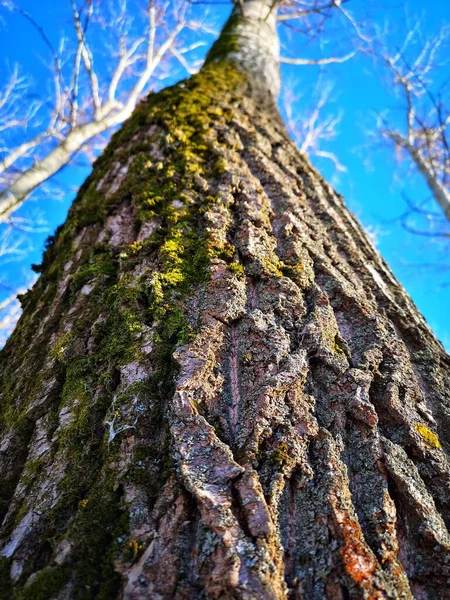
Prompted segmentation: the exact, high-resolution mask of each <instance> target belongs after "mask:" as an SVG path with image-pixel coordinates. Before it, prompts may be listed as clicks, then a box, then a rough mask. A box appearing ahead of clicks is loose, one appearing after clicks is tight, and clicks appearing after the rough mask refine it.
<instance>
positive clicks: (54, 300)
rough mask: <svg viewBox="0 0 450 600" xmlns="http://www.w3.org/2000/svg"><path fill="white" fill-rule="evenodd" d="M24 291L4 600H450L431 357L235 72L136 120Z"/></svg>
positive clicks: (10, 396) (444, 400)
mask: <svg viewBox="0 0 450 600" xmlns="http://www.w3.org/2000/svg"><path fill="white" fill-rule="evenodd" d="M125 166H126V168H125V169H123V168H122V167H125ZM41 271H42V275H41V277H40V279H39V281H38V282H37V283H36V285H35V287H34V288H33V290H32V291H31V292H30V293H28V294H27V295H26V296H25V297H24V298H23V299H22V302H23V305H24V313H23V316H22V318H21V320H20V322H19V325H18V327H17V329H16V331H15V332H14V334H13V336H12V338H11V339H10V341H9V342H8V344H7V345H6V347H5V349H4V351H3V352H2V354H1V359H0V360H1V400H0V408H1V437H0V468H1V473H2V485H1V490H0V495H1V496H0V499H1V504H0V508H1V513H2V518H3V524H2V528H1V534H0V536H1V540H2V545H1V548H2V549H1V556H2V558H1V560H0V574H1V578H0V598H2V599H3V598H5V599H6V598H11V597H17V598H20V599H33V600H34V599H47V598H55V599H59V600H63V599H64V600H69V599H80V598H82V599H85V598H86V599H87V598H97V599H113V598H123V599H128V600H144V599H150V598H151V599H161V598H164V599H165V598H167V599H169V598H180V599H181V598H199V599H202V598H242V599H256V598H258V599H260V598H264V599H281V598H292V599H294V598H295V599H308V600H309V599H317V600H319V599H322V598H327V599H330V600H331V599H333V600H335V599H339V598H342V599H345V598H355V599H359V598H361V599H362V598H364V599H375V598H392V599H397V598H402V599H411V598H416V599H417V598H420V599H422V598H426V599H442V598H446V597H449V596H448V593H447V589H448V583H447V582H448V580H449V577H450V552H449V550H450V538H449V534H448V526H449V521H450V507H449V502H450V494H449V483H450V471H449V458H448V450H449V441H450V440H449V422H450V410H449V389H450V381H449V358H448V356H447V355H446V354H445V352H444V350H443V348H442V347H441V345H440V344H439V343H438V342H437V340H436V339H435V338H434V337H433V335H432V333H431V332H430V330H429V328H428V326H427V325H426V323H425V322H424V320H423V318H422V317H421V315H420V314H419V313H418V311H417V309H416V308H415V307H414V305H413V304H412V302H411V300H410V299H409V297H408V296H407V294H406V293H405V291H404V290H403V288H402V287H401V286H400V285H399V283H398V282H397V281H396V279H395V277H394V276H393V275H392V273H391V272H390V270H389V268H388V267H387V266H386V264H385V263H384V262H383V260H382V259H381V257H380V256H379V255H378V253H377V252H376V250H375V249H374V248H373V246H372V245H371V243H370V241H369V239H368V238H367V236H366V235H365V233H364V231H363V230H362V228H361V227H360V226H359V224H358V223H357V221H356V220H355V218H354V217H353V216H352V215H351V214H350V213H349V212H348V210H347V209H346V207H345V205H344V203H343V201H342V198H341V197H340V196H339V195H337V194H336V193H335V192H334V191H333V190H332V189H331V187H330V186H329V185H328V184H327V183H326V182H325V181H324V180H323V179H322V178H321V176H320V175H319V174H318V173H317V172H316V171H315V170H314V169H313V168H312V167H311V165H310V163H309V162H308V160H307V159H306V158H305V157H304V156H302V155H300V154H299V153H298V151H297V150H296V148H295V147H294V145H293V144H292V142H291V141H290V140H289V138H288V137H287V135H286V132H285V129H284V126H283V124H282V123H281V120H280V118H279V116H278V113H277V111H276V108H275V106H274V104H273V99H272V93H271V92H270V90H267V88H266V90H265V91H264V88H263V87H261V85H258V82H256V83H255V80H254V79H253V78H252V77H251V76H250V75H249V74H248V73H247V74H246V73H244V72H243V71H242V70H241V69H239V68H238V67H236V66H235V61H232V62H231V63H230V62H229V61H228V62H227V61H219V60H217V61H210V62H209V64H207V65H206V66H205V67H204V68H203V69H202V71H201V72H200V73H199V74H198V75H196V76H194V77H193V78H192V79H191V80H189V81H186V82H182V83H181V84H178V85H177V86H175V87H173V88H170V89H168V90H165V91H163V92H161V93H159V94H157V95H151V96H150V97H149V98H148V100H147V101H146V102H143V103H142V104H141V105H140V106H139V107H138V109H137V111H136V112H135V113H134V115H133V117H132V118H131V119H130V121H129V122H128V123H127V124H126V125H125V127H124V128H123V129H122V130H121V131H120V132H118V133H117V134H116V135H115V136H114V137H113V140H112V142H111V144H110V145H109V146H108V148H107V150H106V152H105V154H104V155H103V156H102V157H101V158H100V159H99V161H98V162H97V164H96V166H95V169H94V171H93V174H92V176H91V177H90V178H89V179H88V180H87V182H86V183H85V184H84V186H83V187H82V189H81V190H80V193H79V195H78V197H77V199H76V201H75V203H74V205H73V207H72V209H71V211H70V214H69V217H68V220H67V222H66V223H65V225H64V226H63V227H62V228H61V229H60V231H59V232H58V233H57V235H56V237H55V238H54V239H53V240H51V241H50V242H49V244H48V248H47V251H46V254H45V256H44V262H43V265H42V266H41ZM11 590H13V591H11Z"/></svg>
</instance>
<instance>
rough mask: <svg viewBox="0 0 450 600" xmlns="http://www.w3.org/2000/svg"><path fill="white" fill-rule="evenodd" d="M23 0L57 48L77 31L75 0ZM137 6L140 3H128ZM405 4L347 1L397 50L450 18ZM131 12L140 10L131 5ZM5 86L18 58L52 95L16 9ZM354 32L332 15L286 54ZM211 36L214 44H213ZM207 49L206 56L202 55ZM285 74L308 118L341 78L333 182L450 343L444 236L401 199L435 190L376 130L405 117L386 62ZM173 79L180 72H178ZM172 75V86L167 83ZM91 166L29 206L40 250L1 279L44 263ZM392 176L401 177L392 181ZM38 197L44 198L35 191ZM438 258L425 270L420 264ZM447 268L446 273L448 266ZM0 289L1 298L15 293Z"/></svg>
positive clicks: (39, 49) (74, 170) (37, 46)
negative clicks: (322, 93)
mask: <svg viewBox="0 0 450 600" xmlns="http://www.w3.org/2000/svg"><path fill="white" fill-rule="evenodd" d="M17 4H18V5H19V6H20V7H21V8H23V9H25V10H27V11H28V12H30V13H31V14H32V15H33V16H34V17H35V18H36V19H37V20H38V21H39V23H40V24H41V25H42V26H43V27H44V28H45V31H46V32H47V34H48V35H49V37H50V38H51V39H52V41H53V42H54V43H55V45H56V44H57V40H58V39H59V37H60V35H61V31H62V30H63V29H66V30H67V29H68V28H69V27H70V12H69V11H70V2H69V0H58V1H57V0H40V2H39V3H38V2H36V0H17ZM131 4H133V6H134V7H135V6H136V5H137V3H135V2H133V3H131V2H130V5H131ZM406 5H407V9H405V6H404V5H403V3H402V2H400V1H396V0H389V1H388V0H384V1H379V0H373V1H372V2H367V1H364V2H363V1H362V0H350V1H349V2H348V4H347V5H346V6H347V7H348V9H349V10H351V11H352V14H353V15H354V16H355V17H356V19H357V20H358V21H359V22H361V23H364V22H366V23H370V25H371V26H373V25H374V24H377V25H379V27H382V26H383V25H384V23H385V22H386V21H387V20H388V21H389V22H390V29H391V36H390V38H389V39H390V42H391V44H392V47H393V48H395V47H398V46H399V45H400V44H401V42H402V40H403V39H404V36H405V35H406V32H407V30H408V26H409V22H410V21H413V20H414V18H415V17H420V18H421V19H422V32H423V34H424V36H425V37H428V36H433V35H435V34H436V33H437V32H438V30H439V28H440V27H441V26H442V25H443V24H444V23H450V2H441V1H437V0H434V1H429V2H427V3H423V2H422V1H419V0H409V1H408V2H407V3H406ZM208 8H209V10H210V11H211V18H212V19H213V20H214V22H215V23H216V27H217V28H218V27H220V24H221V23H223V21H224V20H225V18H226V16H227V14H228V13H229V10H230V5H226V4H225V5H224V4H222V3H220V2H218V3H217V4H212V5H209V7H208ZM133 10H134V9H133ZM1 17H3V20H2V22H1V23H0V34H1V35H0V49H1V53H0V82H1V81H5V78H6V77H7V75H8V73H10V71H11V68H12V66H13V65H14V64H15V63H18V64H19V65H21V70H22V73H28V74H29V75H30V78H31V81H32V92H33V93H35V94H36V95H40V96H42V95H45V94H46V93H47V94H48V90H49V89H50V82H49V80H48V62H49V57H48V53H47V51H46V48H45V46H44V45H43V43H42V40H41V39H40V38H39V36H38V34H37V33H36V31H34V30H33V28H32V27H31V26H30V25H29V24H28V23H26V22H24V20H23V18H21V17H20V16H19V15H11V14H9V13H6V12H5V11H4V10H3V11H0V18H1ZM350 35H351V32H350V31H349V30H346V29H342V27H341V25H340V24H339V23H337V22H333V21H332V20H330V22H329V23H327V24H326V27H325V31H324V32H323V34H322V35H321V36H318V37H315V38H314V39H310V38H308V37H307V36H306V35H304V34H301V33H294V34H291V38H290V39H289V40H286V38H284V39H285V43H286V45H287V47H286V48H285V49H284V52H286V53H287V52H288V50H289V52H290V53H291V56H301V57H322V56H328V55H330V54H331V53H341V54H344V53H345V51H346V49H348V48H349V44H350V39H349V38H350ZM212 39H213V38H212V37H209V38H208V43H210V42H211V41H212ZM206 49H207V47H205V48H204V49H203V50H202V51H201V52H205V51H206ZM282 74H283V80H284V82H285V85H286V86H289V87H290V88H293V89H294V91H296V93H295V94H294V95H296V96H297V97H298V100H297V101H296V103H295V106H294V110H293V112H294V113H295V114H296V115H297V116H298V119H300V120H301V118H302V115H303V114H306V113H307V110H308V108H310V107H311V102H312V99H313V92H314V87H315V84H316V82H317V78H318V76H319V74H320V75H321V77H322V80H324V81H325V80H332V81H333V82H334V87H333V93H332V97H331V99H330V103H329V104H328V105H327V106H326V107H325V109H324V115H325V116H326V115H327V114H333V113H336V112H339V111H340V112H341V113H342V118H341V122H340V124H339V126H338V135H337V136H336V137H335V139H333V140H331V141H329V142H328V143H327V145H326V149H327V150H330V151H332V152H334V153H335V154H336V156H337V157H338V158H339V160H340V162H341V163H342V164H343V165H344V166H345V167H346V172H344V173H341V174H339V178H338V180H337V181H335V187H336V189H337V190H338V191H339V192H340V193H342V194H343V195H344V197H345V199H346V202H347V205H348V207H349V208H350V209H351V210H352V211H353V212H354V213H355V214H356V216H357V217H358V218H359V219H360V220H361V221H362V223H363V224H364V225H365V226H366V227H368V228H369V229H370V230H371V231H373V232H375V233H376V244H377V247H378V249H379V250H380V252H381V253H382V255H383V257H384V258H385V259H386V261H387V263H388V264H389V266H390V267H391V269H392V270H393V272H394V274H395V275H396V277H397V278H398V279H399V280H400V281H401V283H402V284H403V285H404V286H405V287H406V289H407V290H408V292H409V294H410V295H411V296H412V298H413V300H414V302H415V303H416V305H417V306H418V307H419V309H420V310H421V311H422V313H423V314H424V316H425V318H426V319H427V321H428V323H429V324H430V326H431V327H432V329H433V330H434V331H435V333H436V335H437V337H438V338H439V339H440V340H441V341H442V342H443V343H444V345H445V346H446V347H447V349H448V348H450V324H449V319H448V316H447V313H448V307H449V306H450V268H449V266H450V260H449V257H448V250H449V245H448V244H447V246H445V244H444V243H442V238H441V240H437V239H435V238H428V237H425V236H414V235H412V234H410V233H408V232H406V231H405V230H404V229H403V227H402V226H401V224H400V222H399V221H398V217H399V216H400V215H401V214H402V212H404V210H405V200H404V197H403V195H404V194H406V195H407V196H408V198H410V199H412V200H414V201H416V202H420V201H422V200H425V199H426V198H427V197H428V196H429V192H428V190H427V188H426V186H425V184H424V183H423V181H422V180H421V179H420V177H418V176H417V175H414V174H411V173H407V172H406V170H405V169H404V167H402V166H398V165H397V164H396V161H395V157H394V154H393V152H392V150H389V149H388V148H386V147H382V146H380V145H379V144H378V145H377V144H375V143H374V142H373V139H372V138H371V136H370V135H369V133H370V131H371V130H373V128H374V123H375V116H374V115H375V113H377V112H380V111H382V110H384V109H386V108H389V109H391V114H392V118H393V119H394V121H395V119H398V118H401V113H400V112H399V110H398V106H399V101H398V98H397V99H396V97H395V96H394V95H393V94H392V89H391V88H390V87H389V85H388V84H387V77H386V73H385V72H384V71H383V69H381V67H380V65H379V64H376V63H374V61H373V59H372V58H371V57H369V56H367V55H365V54H361V55H358V56H357V57H355V58H354V59H352V60H351V61H347V62H345V63H342V64H335V65H328V66H326V67H321V68H319V67H316V66H287V65H286V66H283V69H282ZM176 76H178V77H179V76H180V73H177V74H176ZM449 76H450V72H449V67H448V65H447V67H446V70H445V69H444V70H442V71H441V72H439V73H438V74H437V81H438V83H441V82H442V81H444V80H445V79H446V78H448V77H449ZM170 82H171V81H170V79H168V80H167V83H170ZM313 162H315V164H316V166H318V168H319V169H320V170H321V172H322V173H323V174H324V175H325V177H326V178H327V179H331V178H334V177H335V175H336V172H335V170H334V168H333V165H332V164H331V163H330V162H329V161H326V160H323V159H319V160H318V161H314V160H313ZM88 173H89V169H88V168H87V167H86V166H85V165H84V166H80V167H70V168H66V169H64V170H63V171H62V172H60V173H59V174H58V175H57V176H56V177H55V181H54V184H55V185H54V186H52V190H53V191H54V190H59V192H60V194H54V193H52V194H50V195H49V196H46V197H45V199H44V200H43V202H42V203H38V202H33V201H30V202H28V203H27V204H26V205H25V206H24V207H23V208H22V209H21V210H20V211H19V212H18V213H17V214H18V216H32V215H40V216H41V217H42V218H43V219H45V220H46V225H45V227H42V229H43V230H42V231H40V232H37V233H34V234H33V235H31V236H28V237H27V239H26V240H25V242H24V243H25V245H26V244H30V245H32V246H33V250H32V251H31V252H28V253H27V254H26V255H24V256H22V257H21V258H20V260H14V261H12V262H7V260H6V257H4V258H3V262H2V258H1V257H0V278H1V279H0V281H1V282H3V284H4V285H5V284H6V285H7V284H8V283H9V284H10V285H11V286H12V287H13V286H14V285H16V284H18V283H20V282H22V281H23V280H24V278H26V277H27V274H28V273H29V272H30V271H29V269H30V264H31V263H38V262H40V258H41V254H42V248H43V243H44V240H45V238H46V237H47V236H48V235H49V234H51V233H52V232H53V230H54V229H55V227H56V226H57V225H58V224H59V223H61V222H62V221H63V220H64V218H65V215H66V213H67V210H68V207H69V206H70V202H71V200H72V199H73V196H74V190H76V188H77V187H79V185H80V184H81V183H82V181H83V180H84V179H85V177H86V176H87V174H88ZM395 175H397V177H396V178H395ZM56 196H58V197H56ZM34 197H35V199H37V198H38V197H39V195H38V194H35V196H34ZM424 264H433V265H435V266H433V267H427V268H423V267H422V266H421V265H424ZM447 269H448V270H447ZM9 293H10V292H9V290H8V289H7V288H6V287H4V288H2V287H0V302H1V300H2V298H4V297H6V296H7V295H8V294H9Z"/></svg>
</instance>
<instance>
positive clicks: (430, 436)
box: [414, 423, 441, 448]
mask: <svg viewBox="0 0 450 600" xmlns="http://www.w3.org/2000/svg"><path fill="white" fill-rule="evenodd" d="M414 429H415V430H416V431H417V433H418V434H419V435H420V436H422V438H423V439H424V440H425V442H426V443H427V444H428V445H429V446H431V447H432V448H440V447H441V442H440V441H439V438H438V436H437V435H436V434H435V433H433V432H432V431H431V429H428V427H426V426H425V425H422V424H421V423H417V424H416V425H414Z"/></svg>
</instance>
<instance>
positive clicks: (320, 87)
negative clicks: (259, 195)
mask: <svg viewBox="0 0 450 600" xmlns="http://www.w3.org/2000/svg"><path fill="white" fill-rule="evenodd" d="M333 92H334V85H333V83H332V82H331V80H325V82H323V80H322V77H319V78H318V80H317V84H316V86H315V88H314V91H313V94H312V102H309V103H308V105H307V107H306V108H305V111H304V112H302V113H301V115H299V114H298V111H294V106H295V105H297V104H298V102H299V100H301V98H302V95H301V93H300V92H299V91H297V88H296V87H295V86H291V85H288V86H286V89H285V90H284V92H283V95H282V108H283V112H284V115H285V123H286V125H287V128H288V131H289V133H290V134H291V137H292V139H293V140H294V141H295V143H296V144H297V146H298V149H299V150H300V152H302V153H303V154H306V155H308V156H309V157H310V158H311V159H312V160H314V158H318V159H326V160H327V161H331V163H332V164H333V167H334V170H335V173H336V174H339V173H343V172H345V171H346V168H345V166H344V165H343V164H342V163H341V161H340V160H339V157H338V156H337V155H336V154H335V153H334V152H332V151H331V150H328V149H326V146H327V142H329V141H330V140H333V139H335V138H336V136H337V135H338V126H339V123H340V122H341V118H342V111H336V112H333V111H331V112H330V111H329V110H327V109H328V108H329V106H330V103H331V101H332V98H331V96H332V94H333Z"/></svg>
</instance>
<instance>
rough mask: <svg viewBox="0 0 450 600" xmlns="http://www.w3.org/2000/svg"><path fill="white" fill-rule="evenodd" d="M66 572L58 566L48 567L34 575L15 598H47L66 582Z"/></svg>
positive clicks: (23, 599) (19, 599)
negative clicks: (32, 579)
mask: <svg viewBox="0 0 450 600" xmlns="http://www.w3.org/2000/svg"><path fill="white" fill-rule="evenodd" d="M67 581H68V572H67V570H66V569H62V568H60V567H48V568H46V569H43V570H42V571H40V572H39V573H38V574H37V575H36V579H35V580H34V581H33V582H32V583H30V584H29V585H27V587H26V588H24V589H23V590H21V591H20V592H19V593H18V594H17V596H16V598H17V600H49V599H50V598H52V597H53V596H55V595H56V594H57V593H58V592H59V591H60V590H61V589H62V588H63V587H64V585H65V584H66V583H67Z"/></svg>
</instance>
